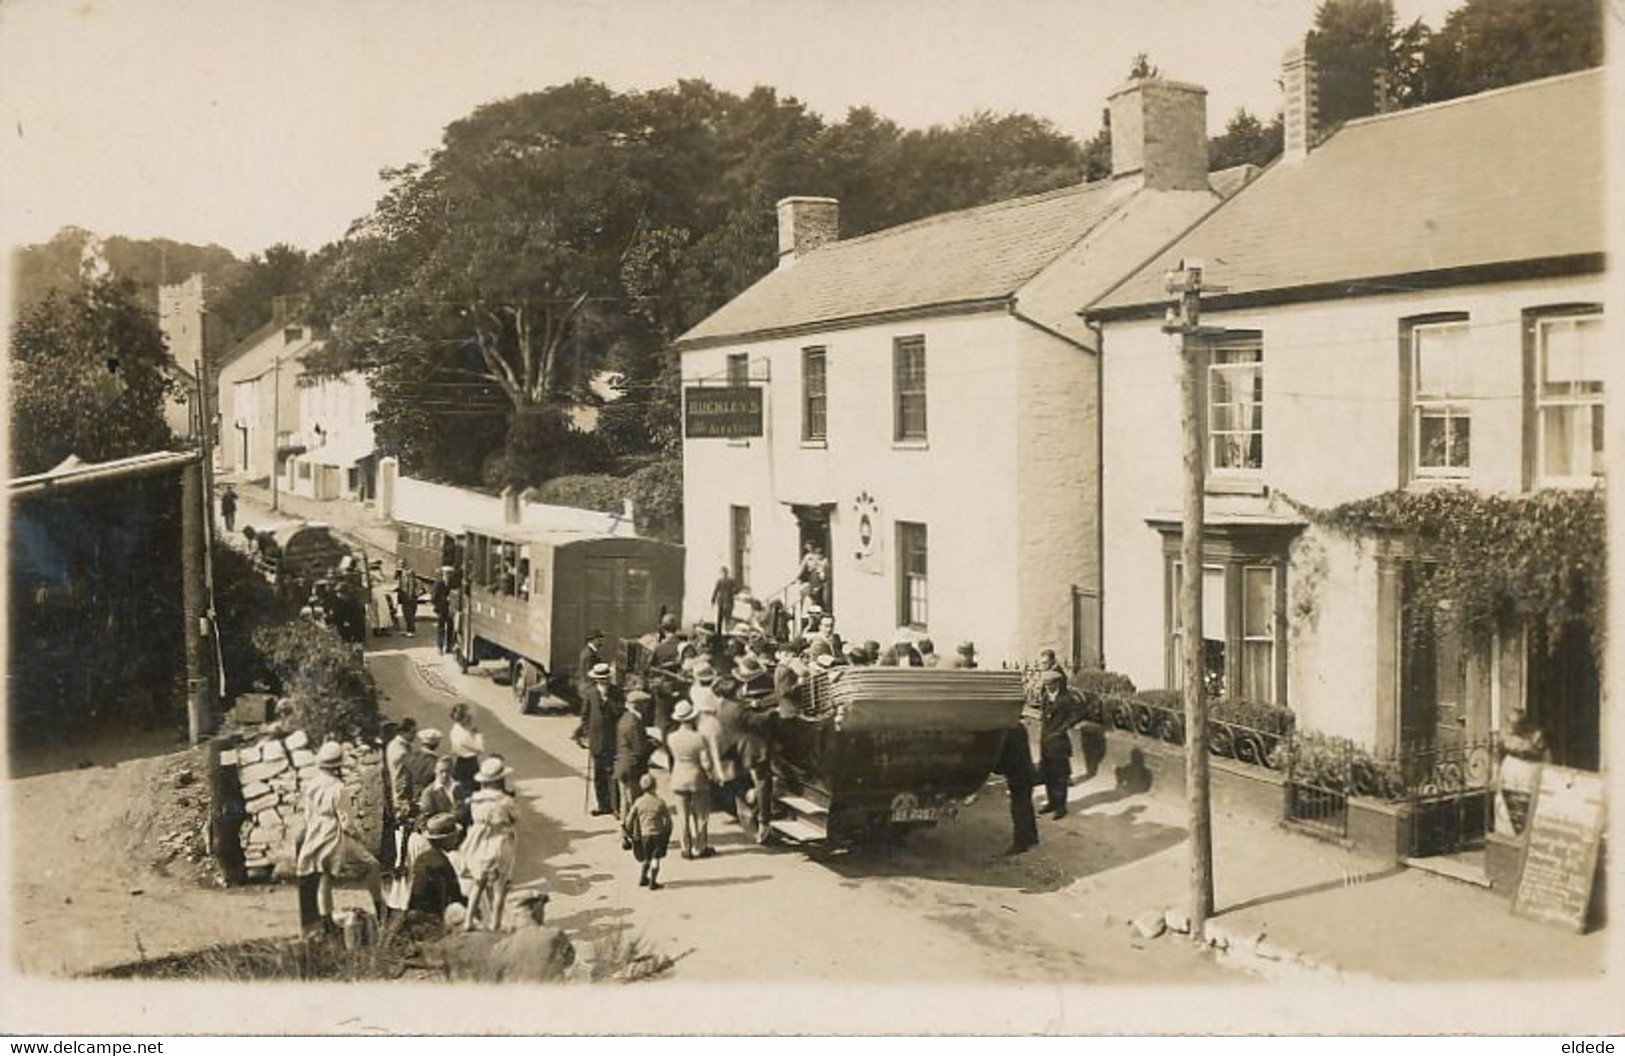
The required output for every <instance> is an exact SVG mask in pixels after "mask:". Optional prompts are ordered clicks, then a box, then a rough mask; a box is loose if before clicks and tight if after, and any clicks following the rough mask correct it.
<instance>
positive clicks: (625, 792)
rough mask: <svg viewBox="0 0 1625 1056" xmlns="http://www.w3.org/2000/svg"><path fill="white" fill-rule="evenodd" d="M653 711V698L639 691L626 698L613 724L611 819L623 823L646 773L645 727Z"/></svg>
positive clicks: (649, 748) (647, 745)
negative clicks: (623, 708)
mask: <svg viewBox="0 0 1625 1056" xmlns="http://www.w3.org/2000/svg"><path fill="white" fill-rule="evenodd" d="M653 711H654V698H653V697H651V696H649V694H647V693H645V692H643V691H642V690H640V689H635V690H633V691H632V692H630V693H628V694H627V695H626V708H625V710H624V711H622V712H621V716H620V718H618V719H616V720H615V756H614V764H613V772H614V778H615V791H616V796H615V816H616V817H618V818H621V819H622V820H625V817H626V808H627V807H629V806H631V805H632V801H633V800H634V799H637V798H638V793H639V791H640V790H639V788H638V782H639V781H641V780H642V779H643V775H644V774H646V773H648V772H649V754H650V753H651V752H652V751H654V745H653V744H652V743H650V741H649V733H648V729H647V727H648V725H649V719H650V717H651V714H652V713H653Z"/></svg>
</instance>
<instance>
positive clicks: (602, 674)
mask: <svg viewBox="0 0 1625 1056" xmlns="http://www.w3.org/2000/svg"><path fill="white" fill-rule="evenodd" d="M609 676H610V668H609V665H608V664H594V665H592V670H591V671H588V672H587V677H588V678H590V679H592V680H593V681H594V682H608V681H609Z"/></svg>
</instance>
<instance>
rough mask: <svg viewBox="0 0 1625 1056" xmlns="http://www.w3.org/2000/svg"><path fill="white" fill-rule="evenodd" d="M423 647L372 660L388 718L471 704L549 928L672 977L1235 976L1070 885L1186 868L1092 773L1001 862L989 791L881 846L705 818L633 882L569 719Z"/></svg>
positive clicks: (1164, 834)
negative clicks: (591, 806) (691, 845)
mask: <svg viewBox="0 0 1625 1056" xmlns="http://www.w3.org/2000/svg"><path fill="white" fill-rule="evenodd" d="M420 635H421V631H420ZM422 641H423V639H422V637H421V636H420V637H419V638H417V639H399V640H397V645H401V646H407V647H406V648H393V649H391V648H384V649H378V650H375V651H374V652H373V653H372V658H371V665H372V669H373V672H374V674H375V676H376V677H377V679H378V682H379V685H380V688H381V689H382V690H383V691H384V693H385V694H386V699H385V704H384V707H385V710H386V711H388V712H389V713H390V714H392V715H397V716H399V715H411V716H413V717H414V718H416V719H417V720H418V722H419V723H420V724H421V725H425V726H432V727H435V728H437V729H440V730H441V731H445V730H446V729H447V728H448V727H449V720H448V719H447V713H448V711H449V710H450V707H451V704H452V703H453V702H454V701H455V700H456V699H459V698H460V699H463V700H466V701H468V702H469V703H471V704H472V705H473V706H474V707H475V709H476V714H477V715H478V721H479V724H480V729H481V730H482V732H484V734H485V737H486V745H487V748H488V749H489V750H491V751H495V752H500V753H502V754H503V755H504V756H506V757H507V759H508V762H509V764H510V765H512V766H513V767H514V768H515V770H516V771H517V773H518V779H517V780H516V781H515V782H513V787H514V789H515V792H516V793H517V795H518V796H519V798H520V800H521V802H522V804H523V808H524V809H523V816H524V821H523V829H522V834H521V838H520V853H519V864H518V868H517V870H516V874H515V882H516V887H518V888H521V889H523V888H526V887H531V886H535V885H536V884H537V883H538V882H540V881H545V882H546V883H547V885H548V886H549V888H550V890H551V892H552V895H553V903H552V907H551V909H552V912H551V913H550V920H551V921H552V922H556V923H557V924H559V925H560V926H562V927H564V928H566V929H569V930H570V931H572V932H573V933H576V934H577V935H579V936H582V937H586V938H589V939H602V938H605V937H607V936H609V935H611V934H613V933H615V932H617V931H621V932H624V933H626V934H628V935H635V936H638V937H641V938H642V939H643V940H645V941H646V942H648V943H651V944H653V945H654V946H655V947H656V948H657V949H659V950H661V951H662V952H666V953H669V954H671V955H672V956H677V957H680V960H679V963H678V965H677V969H676V972H675V977H676V978H679V979H681V980H682V981H684V982H700V981H706V982H710V981H727V982H756V983H771V982H784V981H795V982H803V983H820V982H822V983H864V982H875V983H901V982H908V983H939V982H940V983H948V982H958V983H988V982H996V981H997V982H1027V983H1051V984H1087V983H1108V984H1124V985H1137V984H1148V983H1168V982H1204V981H1205V982H1235V981H1236V978H1237V977H1236V975H1235V974H1234V973H1232V972H1229V971H1227V970H1225V969H1223V968H1220V967H1218V966H1217V965H1215V964H1213V963H1212V962H1211V961H1210V960H1209V959H1208V958H1207V956H1206V955H1204V954H1202V953H1199V952H1198V951H1196V950H1195V949H1193V948H1192V947H1191V946H1190V945H1189V944H1186V943H1179V942H1159V943H1143V942H1141V941H1139V940H1136V939H1134V938H1133V936H1132V933H1131V932H1130V931H1129V930H1128V929H1127V928H1126V927H1125V926H1124V924H1123V922H1121V921H1113V922H1108V921H1106V920H1104V919H1103V916H1102V913H1101V912H1100V910H1099V909H1098V907H1092V906H1091V905H1090V904H1089V902H1088V899H1087V896H1085V895H1083V894H1081V893H1080V892H1079V891H1078V890H1077V887H1078V886H1079V885H1080V884H1085V885H1086V883H1087V878H1088V877H1089V876H1091V875H1095V874H1098V873H1101V872H1103V871H1106V870H1109V869H1111V868H1113V867H1114V866H1116V865H1121V864H1124V863H1127V862H1129V861H1134V860H1137V859H1140V858H1144V857H1147V856H1149V855H1155V854H1168V855H1169V856H1170V860H1169V867H1170V868H1172V869H1179V868H1182V863H1183V859H1182V858H1181V857H1179V855H1180V852H1179V848H1178V844H1179V842H1180V841H1181V840H1182V839H1183V836H1184V833H1183V832H1182V831H1181V830H1179V829H1176V828H1170V827H1168V826H1163V825H1157V824H1151V823H1148V822H1145V821H1142V820H1141V819H1140V818H1139V817H1138V816H1137V815H1138V814H1139V813H1140V809H1141V808H1139V807H1137V806H1136V805H1134V804H1133V803H1131V802H1128V801H1123V800H1120V799H1119V797H1118V795H1117V793H1115V792H1114V791H1111V790H1110V789H1109V788H1108V787H1105V781H1104V779H1097V781H1096V782H1095V783H1094V784H1085V785H1082V786H1080V787H1079V788H1077V789H1076V790H1075V792H1076V794H1077V795H1078V796H1079V797H1080V798H1081V803H1078V804H1077V806H1078V807H1081V809H1075V810H1074V811H1073V813H1072V814H1071V816H1070V817H1068V818H1066V819H1065V820H1062V821H1053V820H1050V819H1047V818H1046V819H1041V824H1043V825H1044V826H1045V827H1044V828H1043V829H1042V830H1041V832H1042V834H1043V839H1044V843H1043V844H1042V845H1041V846H1040V847H1039V848H1038V849H1036V850H1034V851H1031V852H1029V853H1028V854H1026V855H1023V856H1020V857H1018V858H1005V857H1002V856H1001V855H1000V852H1001V851H1002V850H1003V849H1004V847H1005V846H1006V845H1007V844H1008V843H1009V819H1008V809H1007V806H1006V801H1005V798H1004V796H1005V793H1004V791H1003V789H1002V788H993V787H990V788H989V789H987V790H986V791H985V792H984V793H983V795H982V796H981V798H980V799H979V800H978V801H977V802H976V803H975V804H974V805H973V806H972V807H971V808H969V809H968V810H967V811H966V812H965V814H964V815H962V816H961V818H960V819H959V820H957V821H955V822H954V823H952V824H949V825H944V826H941V827H939V828H938V829H935V830H930V831H926V832H922V833H917V834H916V835H914V836H912V837H910V839H909V842H908V843H907V844H906V845H905V847H904V848H903V849H901V850H898V851H891V852H881V851H875V852H868V853H839V854H809V853H808V852H806V851H803V850H801V849H798V848H794V847H785V848H763V847H758V846H757V845H755V844H754V843H753V842H751V841H749V840H748V839H746V838H745V836H744V834H743V833H742V832H741V831H740V830H739V828H738V827H737V826H736V825H735V824H734V823H733V822H732V820H731V819H727V818H725V817H724V816H722V815H720V814H719V815H716V816H714V817H713V820H712V837H713V843H714V845H715V846H716V847H717V849H718V852H719V853H718V855H717V856H716V857H715V858H711V859H707V860H704V861H685V860H683V859H682V858H681V857H678V856H676V855H675V853H674V855H673V857H671V858H669V859H668V860H667V864H666V868H665V870H664V871H663V872H662V874H661V879H662V881H663V882H664V883H665V888H664V889H663V890H661V891H659V892H650V891H648V890H645V889H643V888H640V887H639V886H638V883H637V876H638V867H637V865H636V863H635V862H633V860H632V858H631V857H630V856H629V855H628V854H626V853H625V852H624V851H622V850H621V847H620V840H619V836H618V833H617V831H616V828H615V824H614V819H613V818H607V817H592V816H590V814H589V813H588V809H587V808H588V804H587V802H586V796H585V792H586V785H585V764H586V754H585V752H583V751H582V750H581V749H580V748H578V747H576V746H575V745H574V744H573V743H572V742H571V741H570V739H569V734H570V732H571V730H572V729H573V727H574V722H575V720H574V719H573V718H571V717H566V716H558V715H533V716H525V715H520V714H519V712H518V708H517V706H516V705H515V703H514V702H513V699H512V697H511V695H510V693H509V691H508V690H507V688H506V687H502V686H498V685H494V684H492V683H491V682H490V681H489V680H488V679H485V678H481V677H478V676H476V675H462V674H459V673H458V672H457V671H456V669H455V668H454V667H453V666H451V664H450V662H449V660H447V659H444V658H440V657H437V656H436V655H435V652H434V649H433V647H432V646H428V645H420V644H415V643H419V642H422ZM662 776H663V775H662ZM1097 785H1098V786H1100V787H1096V786H1097ZM662 787H664V786H663V785H662Z"/></svg>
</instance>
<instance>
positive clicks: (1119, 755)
mask: <svg viewBox="0 0 1625 1056" xmlns="http://www.w3.org/2000/svg"><path fill="white" fill-rule="evenodd" d="M1105 743H1106V756H1105V760H1104V761H1103V762H1102V764H1101V765H1102V768H1103V769H1107V770H1108V772H1110V773H1113V774H1114V775H1115V776H1116V778H1117V782H1118V785H1119V786H1120V787H1130V788H1138V789H1141V790H1144V791H1149V792H1150V793H1151V794H1153V795H1156V796H1159V797H1161V798H1164V799H1168V800H1170V801H1174V802H1180V803H1183V802H1184V800H1185V750H1184V749H1183V748H1181V747H1179V746H1178V745H1172V744H1168V743H1167V742H1165V741H1161V740H1154V739H1152V738H1149V737H1140V736H1137V735H1135V734H1131V733H1124V732H1122V731H1120V730H1109V731H1107V732H1106V733H1105ZM1208 778H1209V786H1210V795H1211V797H1212V803H1213V808H1214V809H1215V810H1218V811H1225V812H1228V813H1232V814H1237V815H1240V816H1244V817H1253V818H1257V819H1259V820H1260V821H1267V822H1280V821H1281V820H1282V818H1283V816H1284V810H1283V802H1284V797H1285V794H1286V793H1285V790H1284V786H1285V785H1286V775H1285V774H1282V773H1281V772H1279V771H1276V770H1267V769H1265V768H1264V767H1261V766H1252V765H1250V764H1247V763H1238V762H1235V761H1233V760H1230V759H1224V758H1221V757H1218V756H1209V757H1208ZM1410 824H1411V818H1410V808H1409V806H1408V805H1406V804H1398V803H1382V802H1379V801H1377V800H1372V799H1363V798H1360V797H1356V796H1351V797H1349V800H1348V833H1347V835H1346V837H1345V838H1344V840H1343V843H1344V844H1345V845H1347V846H1349V847H1351V848H1353V849H1355V850H1358V851H1359V852H1360V853H1362V854H1364V855H1368V856H1370V857H1372V858H1377V859H1380V860H1383V861H1388V862H1397V861H1399V860H1400V859H1401V858H1403V857H1404V855H1405V853H1406V849H1407V848H1408V847H1409V846H1410Z"/></svg>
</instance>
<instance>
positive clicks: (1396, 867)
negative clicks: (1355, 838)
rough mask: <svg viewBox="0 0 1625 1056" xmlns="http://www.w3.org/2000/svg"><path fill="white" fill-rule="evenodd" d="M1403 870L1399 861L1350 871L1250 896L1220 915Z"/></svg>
mask: <svg viewBox="0 0 1625 1056" xmlns="http://www.w3.org/2000/svg"><path fill="white" fill-rule="evenodd" d="M1403 872H1405V866H1403V865H1401V864H1399V863H1397V862H1396V863H1394V864H1393V865H1391V866H1388V867H1387V868H1386V869H1374V870H1372V871H1370V872H1364V873H1362V872H1350V873H1349V874H1348V875H1346V876H1341V877H1338V878H1337V879H1335V880H1323V881H1321V882H1320V883H1318V884H1305V885H1303V886H1302V887H1295V888H1292V889H1291V890H1290V891H1278V892H1275V893H1273V894H1266V895H1258V896H1257V897H1255V898H1249V899H1248V900H1247V901H1245V902H1239V903H1237V904H1236V905H1233V906H1225V907H1224V908H1223V909H1222V910H1221V911H1220V914H1219V915H1220V916H1223V915H1224V914H1225V913H1239V912H1241V911H1242V910H1244V909H1253V908H1255V907H1257V906H1267V905H1269V904H1270V903H1272V902H1289V901H1291V900H1292V899H1294V898H1304V897H1306V896H1308V895H1318V894H1320V893H1321V892H1322V891H1336V890H1337V889H1338V888H1340V887H1353V886H1354V885H1355V884H1366V883H1370V882H1372V881H1374V880H1386V879H1388V878H1389V877H1393V876H1398V875H1399V874H1401V873H1403Z"/></svg>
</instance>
